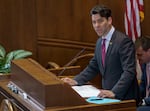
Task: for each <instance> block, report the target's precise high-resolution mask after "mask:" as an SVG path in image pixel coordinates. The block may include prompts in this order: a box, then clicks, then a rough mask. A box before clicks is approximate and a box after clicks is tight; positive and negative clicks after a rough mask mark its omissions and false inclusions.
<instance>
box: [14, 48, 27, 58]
mask: <svg viewBox="0 0 150 111" xmlns="http://www.w3.org/2000/svg"><path fill="white" fill-rule="evenodd" d="M24 51H25V50H23V49H19V50H14V51H12V52H13V54H14V57H15V56H16V55H18V54H19V53H22V52H24Z"/></svg>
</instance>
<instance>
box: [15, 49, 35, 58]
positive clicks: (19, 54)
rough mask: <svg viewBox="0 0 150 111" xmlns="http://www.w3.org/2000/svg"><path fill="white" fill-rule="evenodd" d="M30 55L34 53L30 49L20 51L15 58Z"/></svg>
mask: <svg viewBox="0 0 150 111" xmlns="http://www.w3.org/2000/svg"><path fill="white" fill-rule="evenodd" d="M30 55H32V52H30V51H24V52H20V53H18V54H17V55H15V56H14V59H21V58H25V57H27V56H30Z"/></svg>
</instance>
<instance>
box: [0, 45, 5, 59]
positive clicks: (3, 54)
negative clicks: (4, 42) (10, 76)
mask: <svg viewBox="0 0 150 111" xmlns="http://www.w3.org/2000/svg"><path fill="white" fill-rule="evenodd" d="M5 54H6V51H5V49H4V47H3V46H1V45H0V56H1V57H5Z"/></svg>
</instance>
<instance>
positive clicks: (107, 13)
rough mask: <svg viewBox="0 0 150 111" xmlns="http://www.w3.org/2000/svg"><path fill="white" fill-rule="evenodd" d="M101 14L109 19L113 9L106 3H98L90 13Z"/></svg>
mask: <svg viewBox="0 0 150 111" xmlns="http://www.w3.org/2000/svg"><path fill="white" fill-rule="evenodd" d="M94 14H99V15H100V16H101V17H105V18H106V19H108V18H109V17H111V16H112V15H111V10H110V9H109V8H107V7H106V6H104V5H96V6H95V7H93V8H92V9H91V11H90V15H94Z"/></svg>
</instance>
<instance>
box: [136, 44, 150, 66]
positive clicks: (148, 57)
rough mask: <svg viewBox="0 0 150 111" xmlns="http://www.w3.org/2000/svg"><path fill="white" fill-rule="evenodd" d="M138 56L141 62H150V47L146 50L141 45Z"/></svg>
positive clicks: (137, 52)
mask: <svg viewBox="0 0 150 111" xmlns="http://www.w3.org/2000/svg"><path fill="white" fill-rule="evenodd" d="M136 55H137V58H138V59H139V62H140V64H143V63H148V62H150V49H148V50H147V51H144V50H143V48H142V47H141V46H140V47H139V48H138V49H137V50H136Z"/></svg>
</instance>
